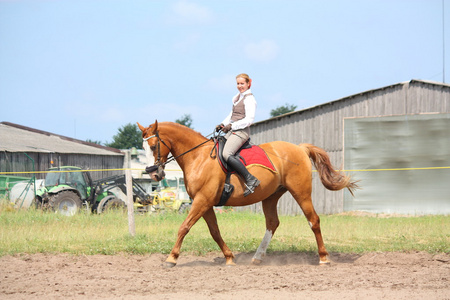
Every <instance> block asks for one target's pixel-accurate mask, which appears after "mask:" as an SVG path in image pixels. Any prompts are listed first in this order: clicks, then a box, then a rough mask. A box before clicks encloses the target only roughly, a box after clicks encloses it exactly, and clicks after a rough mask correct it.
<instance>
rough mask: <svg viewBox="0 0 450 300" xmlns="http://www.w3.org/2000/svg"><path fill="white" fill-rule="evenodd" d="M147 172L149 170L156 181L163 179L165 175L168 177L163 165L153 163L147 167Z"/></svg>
mask: <svg viewBox="0 0 450 300" xmlns="http://www.w3.org/2000/svg"><path fill="white" fill-rule="evenodd" d="M145 172H147V173H148V174H149V175H150V177H151V178H152V179H153V180H155V181H161V180H163V179H164V177H166V173H165V172H164V168H163V167H162V166H157V165H153V166H150V167H146V168H145Z"/></svg>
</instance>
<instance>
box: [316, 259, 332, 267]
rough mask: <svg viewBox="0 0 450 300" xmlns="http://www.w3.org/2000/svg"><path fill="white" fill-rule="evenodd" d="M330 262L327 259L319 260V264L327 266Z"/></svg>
mask: <svg viewBox="0 0 450 300" xmlns="http://www.w3.org/2000/svg"><path fill="white" fill-rule="evenodd" d="M330 264H331V262H330V261H329V260H326V261H319V266H329V265H330Z"/></svg>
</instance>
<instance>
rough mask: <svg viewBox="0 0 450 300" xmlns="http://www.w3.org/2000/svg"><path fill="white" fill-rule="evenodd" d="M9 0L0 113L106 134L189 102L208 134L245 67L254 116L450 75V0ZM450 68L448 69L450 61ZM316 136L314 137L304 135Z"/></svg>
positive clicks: (51, 127)
mask: <svg viewBox="0 0 450 300" xmlns="http://www.w3.org/2000/svg"><path fill="white" fill-rule="evenodd" d="M444 10H445V11H444V12H443V2H442V0H377V1H375V0H368V1H356V0H354V1H345V0H340V1H331V0H330V1H320V0H319V1H310V0H308V1H294V0H279V1H266V0H248V1H233V0H225V1H195V0H181V1H135V0H128V1H124V0H109V1H99V0H89V1H83V0H76V1H73V0H65V1H63V0H45V1H44V0H32V1H20V0H16V1H15V0H9V1H8V0H0V103H1V106H0V121H8V122H13V123H17V124H21V125H25V126H29V127H33V128H37V129H40V130H45V131H50V132H53V133H56V134H61V135H65V136H69V137H74V138H78V139H81V140H86V139H91V140H95V141H101V142H110V141H112V137H113V135H114V134H116V133H117V131H118V128H120V127H122V126H123V125H126V124H128V123H135V122H136V121H138V122H140V123H141V124H143V125H149V124H151V123H153V122H154V121H155V119H157V120H158V121H175V120H176V119H178V118H180V117H182V116H183V115H184V114H190V115H191V116H192V119H193V127H194V129H196V130H197V131H199V132H201V133H202V134H204V135H208V134H210V133H211V132H212V131H213V129H214V127H215V125H217V124H218V123H220V122H221V121H222V119H223V118H224V117H225V116H226V115H227V114H228V112H229V110H230V108H231V97H232V96H233V95H234V94H235V93H236V92H237V90H236V86H235V75H237V74H239V73H242V72H244V73H248V74H249V75H250V76H251V77H252V78H253V85H252V91H253V94H254V95H255V97H256V100H257V102H258V108H257V113H256V121H261V120H265V119H267V118H269V117H270V111H271V110H272V109H274V108H276V107H279V106H281V105H285V104H286V103H287V104H292V105H296V106H297V109H305V108H309V107H312V106H315V105H319V104H322V103H325V102H329V101H333V100H337V99H339V98H342V97H346V96H349V95H352V94H356V93H360V92H363V91H366V90H369V89H374V88H379V87H383V86H386V85H391V84H395V83H399V82H403V81H408V80H411V79H424V80H432V81H439V82H442V81H443V74H444V70H445V72H446V74H445V76H446V80H445V81H446V82H447V83H448V82H449V80H448V79H449V78H450V68H449V64H450V57H449V56H448V50H446V53H447V54H446V55H445V66H444V63H443V20H442V19H443V13H444V15H445V46H446V48H447V49H450V38H449V37H450V1H448V0H445V4H444ZM444 67H445V69H444ZM305 142H307V141H305Z"/></svg>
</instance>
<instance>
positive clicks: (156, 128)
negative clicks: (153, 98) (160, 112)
mask: <svg viewBox="0 0 450 300" xmlns="http://www.w3.org/2000/svg"><path fill="white" fill-rule="evenodd" d="M154 130H155V131H156V130H158V120H155V129H154Z"/></svg>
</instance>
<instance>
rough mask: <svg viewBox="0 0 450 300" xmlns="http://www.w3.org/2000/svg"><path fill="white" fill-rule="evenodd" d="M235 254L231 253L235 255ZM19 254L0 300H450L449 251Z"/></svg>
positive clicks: (6, 265) (4, 262)
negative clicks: (326, 255) (174, 256)
mask: <svg viewBox="0 0 450 300" xmlns="http://www.w3.org/2000/svg"><path fill="white" fill-rule="evenodd" d="M235 255H236V254H235ZM166 257H167V256H166V255H162V254H152V255H145V256H137V255H116V256H102V255H95V256H72V255H64V254H60V255H44V254H34V255H20V256H4V257H1V258H0V299H62V298H64V299H246V300H250V299H258V300H259V299H301V298H305V299H408V300H411V299H450V255H449V254H436V255H432V254H428V253H423V252H419V253H369V254H364V255H358V254H337V253H334V254H333V253H332V254H331V260H332V263H331V264H330V265H327V266H319V264H318V256H317V255H314V254H306V253H271V254H269V255H268V256H266V257H265V261H264V262H263V263H262V264H261V265H259V266H254V265H252V264H251V263H250V262H251V258H252V254H250V253H239V254H237V255H236V263H237V265H236V266H233V267H227V266H225V260H224V258H223V257H222V255H221V253H211V254H208V255H206V256H194V255H187V254H185V253H182V255H181V256H180V258H179V261H178V265H177V266H176V267H175V268H172V269H166V268H164V267H163V266H162V265H163V262H164V260H165V259H166Z"/></svg>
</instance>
